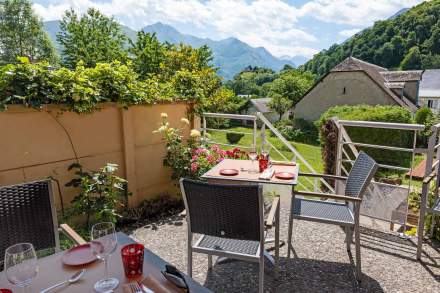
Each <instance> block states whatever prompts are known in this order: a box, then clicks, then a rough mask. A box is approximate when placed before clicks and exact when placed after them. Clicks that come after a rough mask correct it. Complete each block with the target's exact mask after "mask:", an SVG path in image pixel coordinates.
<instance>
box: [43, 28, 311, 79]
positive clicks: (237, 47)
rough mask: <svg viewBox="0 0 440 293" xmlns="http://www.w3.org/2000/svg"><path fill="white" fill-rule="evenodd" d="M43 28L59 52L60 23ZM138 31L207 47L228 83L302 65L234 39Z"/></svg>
mask: <svg viewBox="0 0 440 293" xmlns="http://www.w3.org/2000/svg"><path fill="white" fill-rule="evenodd" d="M44 28H45V30H46V31H47V33H48V34H49V36H50V38H51V39H52V40H53V41H54V43H55V44H56V47H57V49H58V50H60V49H61V48H60V45H59V44H58V43H57V41H56V35H57V33H58V32H59V31H60V22H59V21H57V20H55V21H47V22H44ZM142 30H143V31H145V32H149V33H156V36H157V38H158V39H159V40H160V41H162V42H169V43H173V44H178V43H184V44H187V45H191V46H193V47H196V48H198V47H200V46H203V45H208V46H209V47H210V48H211V50H212V52H213V57H214V58H213V65H214V66H215V67H217V68H218V73H219V75H220V76H223V77H224V78H225V79H232V78H233V77H234V75H236V74H237V73H239V72H240V71H242V70H243V69H244V68H246V67H247V66H249V65H252V66H259V67H266V68H271V69H273V70H275V71H278V70H280V69H282V68H283V67H284V65H286V64H289V65H291V66H296V64H295V62H294V61H299V63H304V62H305V61H306V60H304V59H302V58H297V57H294V59H292V58H291V57H282V58H277V57H275V56H273V55H272V54H271V53H270V52H269V51H267V50H266V49H265V48H264V47H252V46H250V45H248V44H246V43H245V42H242V41H240V40H239V39H237V38H227V39H223V40H218V41H216V40H211V39H209V38H199V37H195V36H192V35H189V34H182V33H180V32H179V31H178V30H176V29H175V28H174V27H172V26H170V25H167V24H163V23H161V22H157V23H155V24H152V25H148V26H146V27H144V28H142ZM122 31H123V32H124V33H125V34H126V35H127V37H129V38H131V39H132V40H135V39H136V31H135V30H133V29H131V28H129V27H127V26H122ZM299 63H298V64H299Z"/></svg>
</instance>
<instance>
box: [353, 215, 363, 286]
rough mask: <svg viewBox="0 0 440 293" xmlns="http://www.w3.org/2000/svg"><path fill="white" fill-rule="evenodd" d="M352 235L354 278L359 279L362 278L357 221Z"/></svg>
mask: <svg viewBox="0 0 440 293" xmlns="http://www.w3.org/2000/svg"><path fill="white" fill-rule="evenodd" d="M354 234H355V235H354V236H355V246H356V279H357V280H358V281H361V279H362V268H361V239H360V236H361V235H360V234H361V233H360V231H359V221H358V222H357V223H356V225H355V227H354Z"/></svg>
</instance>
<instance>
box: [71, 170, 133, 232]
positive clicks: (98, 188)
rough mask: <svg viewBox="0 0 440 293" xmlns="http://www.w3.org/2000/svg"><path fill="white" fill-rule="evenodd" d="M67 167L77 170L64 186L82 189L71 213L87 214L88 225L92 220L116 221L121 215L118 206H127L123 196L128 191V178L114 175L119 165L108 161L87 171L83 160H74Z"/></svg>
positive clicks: (75, 214)
mask: <svg viewBox="0 0 440 293" xmlns="http://www.w3.org/2000/svg"><path fill="white" fill-rule="evenodd" d="M68 170H75V175H76V176H77V177H76V178H73V179H72V180H71V181H69V182H68V183H66V184H65V186H66V187H73V188H78V189H79V193H78V195H76V196H75V198H74V199H73V200H72V207H71V208H70V209H69V210H68V212H67V214H68V216H79V215H84V216H86V223H87V227H89V226H90V222H91V221H111V222H113V223H116V221H117V219H118V218H119V217H121V216H120V215H119V213H118V211H117V210H118V208H120V207H122V206H124V199H125V197H126V196H127V195H128V194H129V193H128V192H127V189H126V183H127V181H126V180H125V179H122V178H120V177H118V176H116V175H115V173H116V171H117V170H118V165H116V164H110V163H107V164H106V165H105V166H104V167H102V168H100V169H99V170H98V171H85V170H84V169H83V167H82V166H81V165H80V164H77V163H74V164H72V165H70V166H69V169H68Z"/></svg>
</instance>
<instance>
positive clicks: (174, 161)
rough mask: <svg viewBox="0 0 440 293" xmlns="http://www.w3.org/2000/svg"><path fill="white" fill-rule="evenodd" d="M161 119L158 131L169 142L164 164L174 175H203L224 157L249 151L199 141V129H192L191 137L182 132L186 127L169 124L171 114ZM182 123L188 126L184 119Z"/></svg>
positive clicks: (245, 156)
mask: <svg viewBox="0 0 440 293" xmlns="http://www.w3.org/2000/svg"><path fill="white" fill-rule="evenodd" d="M161 117H162V122H161V125H160V127H159V128H158V129H157V130H155V131H154V132H155V133H161V134H162V135H163V137H164V140H165V142H166V155H165V157H164V160H163V164H164V166H168V167H171V169H172V171H173V172H172V178H173V179H179V178H200V176H201V175H203V174H204V173H205V172H207V171H208V170H209V169H211V168H212V167H214V166H215V165H216V164H218V163H220V162H221V161H222V160H223V159H244V158H247V153H246V152H243V151H242V150H240V149H238V148H234V149H233V150H228V151H224V150H222V149H220V147H219V146H218V145H211V146H210V147H206V146H203V145H201V143H200V139H199V138H200V135H201V134H200V131H198V130H196V129H192V130H191V132H190V135H189V138H188V140H187V141H186V143H185V140H184V138H183V135H182V131H183V128H173V127H170V125H169V123H168V115H167V114H166V113H162V114H161ZM181 122H182V124H183V125H184V126H185V125H189V121H188V120H187V119H185V118H182V119H181Z"/></svg>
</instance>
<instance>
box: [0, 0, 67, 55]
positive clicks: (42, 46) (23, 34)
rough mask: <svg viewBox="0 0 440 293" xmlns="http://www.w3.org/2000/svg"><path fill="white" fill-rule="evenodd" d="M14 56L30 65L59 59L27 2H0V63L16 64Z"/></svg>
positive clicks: (25, 0)
mask: <svg viewBox="0 0 440 293" xmlns="http://www.w3.org/2000/svg"><path fill="white" fill-rule="evenodd" d="M17 57H27V58H29V60H30V61H31V62H35V61H39V60H45V61H49V62H51V63H56V62H57V60H58V56H57V54H56V51H55V49H54V46H53V44H52V42H51V41H50V39H49V36H48V35H47V33H46V32H45V31H44V29H43V24H42V22H41V21H40V19H39V18H38V17H37V16H36V15H35V14H34V12H33V11H32V6H31V3H30V2H29V1H28V0H6V1H2V2H0V63H15V62H16V61H17Z"/></svg>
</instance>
